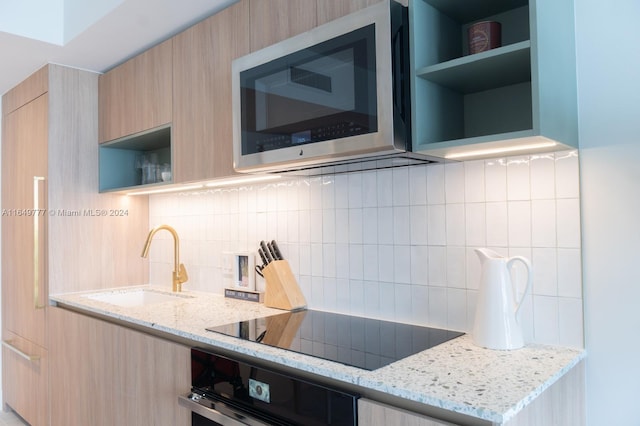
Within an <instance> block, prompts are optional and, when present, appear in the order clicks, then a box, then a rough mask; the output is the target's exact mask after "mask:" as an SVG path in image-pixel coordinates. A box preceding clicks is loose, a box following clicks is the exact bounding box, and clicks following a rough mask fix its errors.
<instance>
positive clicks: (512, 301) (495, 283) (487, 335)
mask: <svg viewBox="0 0 640 426" xmlns="http://www.w3.org/2000/svg"><path fill="white" fill-rule="evenodd" d="M475 251H476V253H477V255H478V257H479V258H480V264H481V267H482V275H481V278H480V288H479V292H478V301H477V305H476V316H475V321H474V324H473V333H472V339H473V342H474V343H475V344H476V345H478V346H482V347H485V348H489V349H518V348H521V347H522V346H524V340H523V338H522V327H521V325H520V322H519V320H518V311H519V310H520V307H521V306H522V302H523V300H524V297H525V296H526V294H527V291H528V290H529V287H531V263H530V262H529V260H528V259H526V258H525V257H522V256H514V257H511V258H506V257H503V256H501V255H500V254H498V253H496V252H494V251H493V250H489V249H486V248H481V249H476V250H475ZM516 261H520V262H522V263H523V264H524V265H525V266H526V268H527V274H528V276H527V285H526V287H525V289H524V292H523V293H522V297H520V299H519V300H518V299H516V293H517V292H516V286H515V284H514V283H512V282H511V273H510V271H511V268H512V267H513V264H514V262H516Z"/></svg>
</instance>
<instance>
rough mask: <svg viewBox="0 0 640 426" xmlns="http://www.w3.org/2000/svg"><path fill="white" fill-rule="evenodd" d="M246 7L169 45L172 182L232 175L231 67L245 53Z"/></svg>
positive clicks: (211, 20) (220, 16)
mask: <svg viewBox="0 0 640 426" xmlns="http://www.w3.org/2000/svg"><path fill="white" fill-rule="evenodd" d="M248 33H249V2H248V1H241V2H239V3H237V4H235V5H233V6H231V7H229V8H227V9H225V10H223V11H221V12H219V13H217V14H216V15H213V16H211V17H210V18H208V19H206V20H204V21H202V22H200V23H198V24H196V25H195V26H193V27H191V28H189V29H187V30H185V31H184V32H182V33H180V34H178V35H177V36H175V37H174V39H173V73H174V76H173V92H174V100H173V126H172V130H173V138H172V144H173V151H174V170H175V176H174V182H188V181H194V180H205V179H212V178H218V177H225V176H230V175H233V174H234V173H235V172H234V170H233V145H232V140H233V132H232V119H233V118H232V111H231V62H232V61H233V59H234V58H236V57H239V56H243V55H245V54H247V53H249V36H248Z"/></svg>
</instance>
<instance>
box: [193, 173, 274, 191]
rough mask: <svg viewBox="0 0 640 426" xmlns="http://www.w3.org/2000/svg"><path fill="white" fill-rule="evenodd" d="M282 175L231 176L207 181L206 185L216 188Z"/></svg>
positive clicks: (265, 180) (262, 180)
mask: <svg viewBox="0 0 640 426" xmlns="http://www.w3.org/2000/svg"><path fill="white" fill-rule="evenodd" d="M281 177H282V176H279V175H268V176H248V177H241V178H231V179H225V180H220V181H214V182H209V183H205V184H204V186H206V187H207V188H215V187H218V186H228V185H240V184H243V183H254V182H268V181H271V180H277V179H280V178H281Z"/></svg>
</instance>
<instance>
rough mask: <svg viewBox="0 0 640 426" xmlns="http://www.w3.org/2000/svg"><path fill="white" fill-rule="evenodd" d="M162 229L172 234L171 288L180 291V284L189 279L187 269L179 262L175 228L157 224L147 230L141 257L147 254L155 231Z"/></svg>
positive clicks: (178, 244)
mask: <svg viewBox="0 0 640 426" xmlns="http://www.w3.org/2000/svg"><path fill="white" fill-rule="evenodd" d="M161 229H164V230H166V231H169V232H170V233H171V235H172V236H173V253H174V259H173V262H174V266H173V285H172V290H173V291H176V292H179V291H182V284H183V283H185V282H187V280H188V279H189V277H188V275H187V270H186V268H185V267H184V265H183V264H182V263H180V239H179V238H178V233H177V232H176V230H175V229H173V228H172V227H171V226H169V225H159V226H156V227H155V228H153V229H152V230H151V231H149V235H148V236H147V241H146V242H145V243H144V248H143V249H142V257H147V256H148V255H149V247H151V240H153V236H154V235H156V232H158V231H159V230H161Z"/></svg>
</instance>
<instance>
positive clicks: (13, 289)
mask: <svg viewBox="0 0 640 426" xmlns="http://www.w3.org/2000/svg"><path fill="white" fill-rule="evenodd" d="M48 98H49V97H48V94H46V93H45V94H44V95H41V96H40V97H38V98H36V99H35V100H33V101H31V102H29V103H27V104H26V105H24V106H22V107H21V108H19V109H17V110H15V111H13V112H12V113H10V114H8V115H6V116H4V119H3V139H2V208H3V209H4V210H6V211H7V213H6V214H4V215H3V216H2V249H3V250H2V301H3V310H2V315H3V328H4V329H8V330H10V331H12V332H14V333H16V334H18V335H20V336H22V337H24V338H26V339H29V340H31V341H32V342H34V343H36V344H38V345H40V346H43V347H44V346H45V338H46V334H45V310H44V309H36V307H35V301H34V277H35V275H34V269H35V263H34V262H35V260H34V216H33V214H35V212H34V211H33V208H34V205H33V197H34V196H33V191H34V186H33V182H34V179H33V177H34V176H42V177H46V176H47V129H48V124H47V122H48V115H47V111H48ZM46 187H47V183H46V181H45V182H44V183H41V184H40V187H39V188H40V198H39V200H40V203H41V205H40V208H42V207H46V205H47V204H46V198H47V197H46ZM29 212H31V214H29ZM37 217H38V218H39V227H40V233H39V239H38V242H39V246H40V247H39V248H40V252H39V262H38V266H39V268H38V274H39V281H40V282H39V287H40V289H39V293H40V294H39V300H38V302H39V304H46V298H47V291H46V274H45V271H46V257H45V253H46V251H45V248H46V229H47V228H46V223H47V219H48V217H47V216H46V215H40V214H38V216H37Z"/></svg>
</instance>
